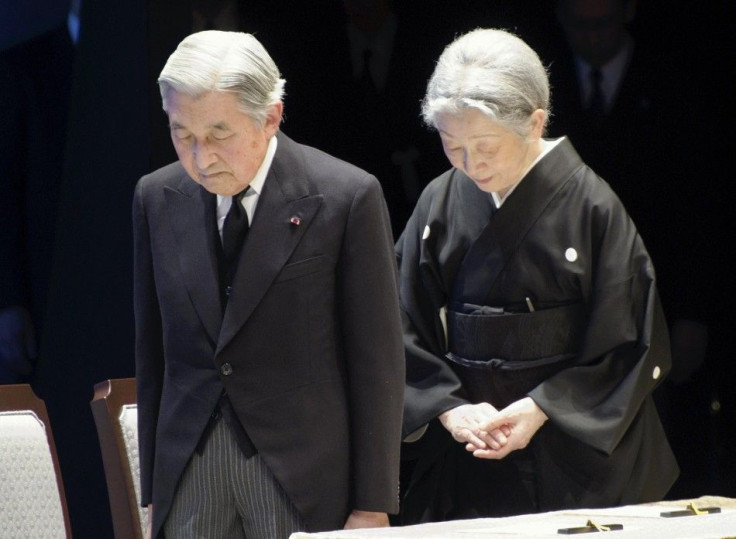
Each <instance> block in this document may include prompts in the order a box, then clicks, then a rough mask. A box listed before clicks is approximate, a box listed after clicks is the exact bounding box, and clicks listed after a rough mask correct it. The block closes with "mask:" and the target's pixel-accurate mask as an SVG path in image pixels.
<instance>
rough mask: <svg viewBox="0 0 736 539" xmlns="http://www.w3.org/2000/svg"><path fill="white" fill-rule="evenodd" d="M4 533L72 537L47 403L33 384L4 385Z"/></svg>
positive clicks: (0, 508) (0, 434)
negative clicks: (35, 391)
mask: <svg viewBox="0 0 736 539" xmlns="http://www.w3.org/2000/svg"><path fill="white" fill-rule="evenodd" d="M0 535H1V536H2V537H67V538H68V537H71V536H72V532H71V524H70V521H69V511H68V508H67V504H66V494H65V492H64V483H63V481H62V478H61V469H60V468H59V459H58V457H57V453H56V444H55V443H54V436H53V433H52V431H51V427H50V423H49V416H48V413H47V410H46V405H45V404H44V402H43V400H41V399H39V398H38V397H37V396H36V395H35V393H34V392H33V390H32V389H31V386H30V385H28V384H15V385H0Z"/></svg>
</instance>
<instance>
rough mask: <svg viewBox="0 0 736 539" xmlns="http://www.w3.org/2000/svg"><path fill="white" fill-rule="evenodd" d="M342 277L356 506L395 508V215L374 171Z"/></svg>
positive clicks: (350, 231)
mask: <svg viewBox="0 0 736 539" xmlns="http://www.w3.org/2000/svg"><path fill="white" fill-rule="evenodd" d="M338 282H339V284H338V286H339V288H338V291H339V295H338V305H339V315H340V321H341V328H342V333H343V343H344V353H345V358H346V365H347V379H348V391H349V395H348V398H349V407H350V421H351V423H350V429H351V448H352V449H351V450H352V462H353V463H354V469H353V470H352V475H353V476H352V485H351V487H352V493H353V494H352V495H353V498H354V502H353V508H354V509H360V510H365V511H380V512H389V513H396V512H398V481H399V448H400V436H401V415H402V407H403V394H404V356H403V349H402V345H401V324H400V320H399V304H398V287H397V281H396V264H395V259H394V256H393V240H392V236H391V228H390V221H389V217H388V211H387V209H386V203H385V201H384V199H383V195H382V193H381V188H380V185H379V183H378V182H377V181H376V179H375V178H373V177H369V178H366V180H365V181H364V182H363V185H362V186H361V187H360V188H359V190H358V192H357V193H356V195H355V197H354V199H353V201H352V205H351V208H350V211H349V215H348V218H347V223H346V229H345V236H344V241H343V246H342V252H341V259H340V262H339V281H338Z"/></svg>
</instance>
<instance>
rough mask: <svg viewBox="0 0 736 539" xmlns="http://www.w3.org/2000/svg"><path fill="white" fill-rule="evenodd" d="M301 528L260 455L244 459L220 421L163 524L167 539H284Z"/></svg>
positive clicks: (195, 457) (193, 462)
mask: <svg viewBox="0 0 736 539" xmlns="http://www.w3.org/2000/svg"><path fill="white" fill-rule="evenodd" d="M155 510H156V509H155V508H154V511H155ZM304 529H305V528H304V521H303V520H302V518H301V516H300V515H299V512H298V511H297V510H296V508H295V507H294V505H293V504H292V503H291V501H290V500H289V498H288V496H287V495H286V492H285V491H284V489H283V488H282V487H281V485H280V484H279V483H278V481H277V480H276V478H275V477H274V475H273V473H272V472H271V470H269V469H268V467H267V466H266V463H265V462H264V461H263V459H262V458H261V456H260V455H258V454H256V455H254V456H252V457H251V458H246V457H245V456H244V455H243V453H242V451H241V450H240V448H239V447H238V445H237V442H236V440H235V437H234V436H233V434H232V433H231V431H230V428H229V427H228V426H227V423H226V422H225V421H224V420H223V419H222V418H220V420H219V421H217V423H216V424H215V427H214V429H213V431H212V433H211V434H210V436H209V439H208V440H207V442H206V444H205V446H204V451H203V452H202V454H201V455H199V454H197V453H196V452H195V453H194V455H192V459H191V461H190V462H189V464H188V465H187V467H186V469H185V470H184V473H183V474H182V477H181V480H180V482H179V486H178V488H177V491H176V494H175V496H174V501H173V504H172V506H171V511H170V512H169V515H168V517H167V518H166V522H165V523H164V535H165V537H166V538H167V539H193V538H217V539H230V538H233V539H236V538H237V539H281V538H283V539H287V538H288V537H289V535H291V533H293V532H296V531H303V530H304Z"/></svg>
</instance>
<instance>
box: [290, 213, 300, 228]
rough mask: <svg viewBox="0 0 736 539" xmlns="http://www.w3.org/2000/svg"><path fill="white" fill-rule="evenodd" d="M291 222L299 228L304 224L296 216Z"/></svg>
mask: <svg viewBox="0 0 736 539" xmlns="http://www.w3.org/2000/svg"><path fill="white" fill-rule="evenodd" d="M289 222H290V223H291V224H292V225H294V226H299V225H300V224H302V220H301V219H299V218H298V217H297V216H296V215H295V216H294V217H292V218H291V219H289Z"/></svg>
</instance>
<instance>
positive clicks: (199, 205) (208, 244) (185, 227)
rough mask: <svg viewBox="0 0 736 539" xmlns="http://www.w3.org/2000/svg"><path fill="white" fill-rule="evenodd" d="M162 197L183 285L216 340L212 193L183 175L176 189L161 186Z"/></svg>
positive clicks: (217, 313)
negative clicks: (173, 238) (174, 239)
mask: <svg viewBox="0 0 736 539" xmlns="http://www.w3.org/2000/svg"><path fill="white" fill-rule="evenodd" d="M165 197H166V208H167V212H168V213H169V216H170V218H171V223H172V226H173V229H174V236H175V238H176V249H177V256H178V257H179V264H180V267H181V272H182V275H183V279H184V285H185V286H186V288H187V291H188V292H189V297H190V298H191V301H192V304H193V305H194V308H195V310H196V311H197V314H198V315H199V318H200V320H201V321H202V325H203V326H204V327H205V329H206V331H207V334H208V335H209V337H210V338H211V339H212V341H213V342H217V337H218V335H219V333H220V324H221V321H222V308H221V306H220V294H219V285H218V275H217V252H216V250H215V249H216V247H215V238H216V235H217V232H216V230H215V227H216V226H217V223H216V217H215V203H214V201H213V199H212V197H214V195H212V194H210V193H208V192H207V191H205V190H204V189H203V188H202V187H201V186H199V185H198V184H197V183H196V182H194V181H193V180H191V179H190V178H189V177H186V176H185V177H184V178H182V181H181V182H180V184H179V186H178V188H177V189H174V188H171V187H166V188H165ZM203 223H204V225H203Z"/></svg>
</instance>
